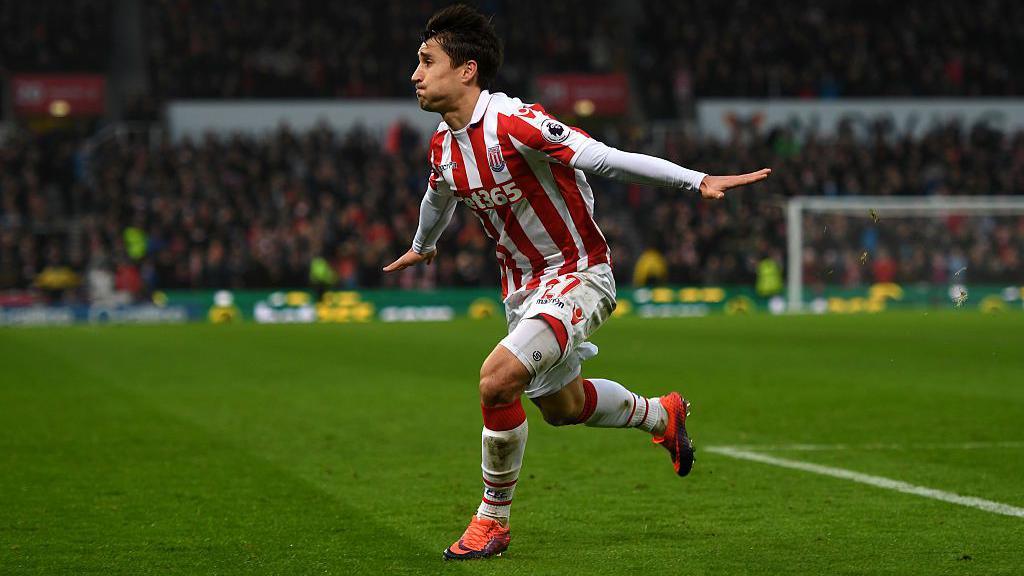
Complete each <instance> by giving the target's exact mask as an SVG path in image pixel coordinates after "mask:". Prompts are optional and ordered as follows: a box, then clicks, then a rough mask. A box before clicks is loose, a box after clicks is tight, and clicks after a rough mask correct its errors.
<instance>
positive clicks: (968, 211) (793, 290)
mask: <svg viewBox="0 0 1024 576" xmlns="http://www.w3.org/2000/svg"><path fill="white" fill-rule="evenodd" d="M828 214H833V215H845V216H852V217H859V218H870V219H872V220H874V221H875V222H882V221H884V219H886V218H914V217H948V216H965V217H967V216H1004V217H1005V216H1016V215H1022V214H1024V196H797V197H794V198H791V199H789V201H788V203H787V206H786V300H787V306H786V309H787V310H788V311H790V312H799V311H801V310H803V309H804V280H805V279H804V273H803V252H804V248H805V242H804V236H805V234H804V232H805V220H806V217H807V216H808V215H828Z"/></svg>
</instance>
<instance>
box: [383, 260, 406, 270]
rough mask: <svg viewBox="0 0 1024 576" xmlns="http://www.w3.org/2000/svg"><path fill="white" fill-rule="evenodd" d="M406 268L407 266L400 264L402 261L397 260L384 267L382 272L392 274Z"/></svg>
mask: <svg viewBox="0 0 1024 576" xmlns="http://www.w3.org/2000/svg"><path fill="white" fill-rule="evenodd" d="M408 266H409V265H408V264H405V263H404V262H402V259H401V258H399V259H398V260H395V261H394V262H392V263H391V264H388V265H387V266H385V267H384V271H385V272H394V271H396V270H401V269H403V268H406V267H408Z"/></svg>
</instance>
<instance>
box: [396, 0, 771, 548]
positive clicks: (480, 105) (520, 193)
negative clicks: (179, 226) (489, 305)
mask: <svg viewBox="0 0 1024 576" xmlns="http://www.w3.org/2000/svg"><path fill="white" fill-rule="evenodd" d="M422 40H423V43H422V44H421V45H420V48H419V65H418V66H417V67H416V70H415V72H414V73H413V75H412V82H413V84H414V85H415V88H416V98H417V99H418V100H419V104H420V107H421V108H422V109H424V110H427V111H430V112H437V113H438V114H440V115H441V118H442V120H443V121H442V122H441V124H440V125H439V126H438V128H437V131H436V132H435V133H434V135H433V137H432V138H431V140H430V167H431V173H430V178H429V182H428V185H427V189H426V193H425V195H424V197H423V201H422V203H421V204H420V221H419V227H418V229H417V231H416V237H415V238H414V239H413V243H412V248H411V249H410V250H409V251H408V252H406V253H405V254H403V255H402V256H401V257H400V258H398V259H397V260H395V261H394V262H392V263H391V264H389V265H387V266H386V267H385V268H384V271H385V272H395V271H397V270H402V269H404V268H407V267H409V266H413V265H416V264H419V263H421V262H425V263H427V264H429V263H430V262H431V261H432V260H433V259H434V258H435V257H437V249H436V246H435V244H436V242H437V240H438V238H439V237H440V236H441V233H442V232H443V231H444V229H445V227H446V226H447V225H448V222H449V221H450V219H451V216H452V213H453V211H454V210H455V206H456V204H458V203H459V202H461V203H463V204H465V205H466V206H467V207H468V208H469V209H470V210H472V212H473V214H474V215H475V216H476V217H477V218H478V219H479V220H480V223H481V224H482V225H483V227H484V230H485V231H486V233H487V235H488V236H490V238H491V239H492V240H494V242H495V254H496V256H497V258H498V263H499V268H500V270H501V293H502V296H503V297H504V303H505V313H506V317H507V320H508V328H509V332H508V335H507V336H506V337H505V338H504V339H502V340H501V341H500V342H499V343H498V345H497V346H495V348H494V350H493V351H492V352H491V353H490V355H489V356H488V357H487V358H486V359H485V360H484V362H483V366H482V367H481V368H480V403H481V407H482V411H483V421H484V428H483V440H482V466H481V467H482V468H483V499H482V501H481V502H480V504H479V506H478V508H477V511H476V514H475V515H474V516H473V518H472V520H471V521H470V524H469V527H468V528H467V529H466V530H465V533H463V535H462V537H461V538H459V539H458V540H456V541H455V543H454V544H452V545H451V546H449V547H448V548H447V549H446V550H445V551H444V557H445V558H446V559H472V558H486V557H489V556H495V555H497V554H501V553H502V552H503V551H504V550H505V549H506V548H508V544H509V540H510V532H509V526H508V519H509V509H510V507H511V504H512V495H513V493H514V492H515V489H516V483H517V482H518V480H519V469H520V467H521V466H522V462H523V452H524V450H525V448H526V436H527V422H526V414H525V413H524V411H523V405H522V403H521V402H520V397H521V396H522V395H523V394H526V396H527V398H529V399H531V400H532V401H533V402H534V404H536V405H537V406H538V407H539V408H540V411H541V414H542V415H543V417H544V420H545V421H547V422H548V423H549V424H553V425H555V426H563V425H568V424H583V425H585V426H596V427H606V428H608V427H610V428H640V429H641V430H644V431H645V432H647V433H649V434H651V436H652V437H653V441H654V443H655V444H660V445H661V446H663V447H665V448H666V449H667V450H668V453H669V455H670V456H671V458H672V466H673V468H674V469H675V472H676V474H678V475H679V476H685V475H686V474H688V473H689V472H690V468H691V467H692V465H693V444H692V443H691V441H690V438H689V436H688V435H687V431H686V416H687V413H688V412H689V403H688V402H687V401H686V400H684V399H683V398H682V397H681V396H680V395H679V394H678V393H677V392H670V393H669V394H666V395H665V396H661V397H656V398H645V397H643V396H640V395H638V394H634V393H633V392H630V391H629V390H628V389H627V388H625V387H624V386H623V385H622V384H620V383H618V382H615V381H613V380H609V379H605V378H588V379H583V377H582V376H581V362H582V361H584V360H586V359H588V358H591V357H593V356H594V355H595V354H596V353H597V347H596V346H594V345H593V344H591V343H589V342H587V339H588V338H589V337H590V336H591V335H592V334H593V333H594V332H595V331H596V330H597V329H598V328H599V327H600V326H601V325H602V324H603V323H604V321H605V320H607V319H608V317H609V316H610V315H611V313H612V311H613V310H614V309H615V280H614V279H613V277H612V260H611V255H610V252H609V249H608V244H607V243H606V242H605V238H604V235H603V234H602V233H601V231H600V230H599V229H598V227H597V224H596V223H595V221H594V195H593V192H592V191H591V188H590V184H588V182H587V178H586V176H585V174H595V175H598V176H604V177H609V178H615V179H618V180H623V181H628V182H640V183H644V184H651V185H659V186H668V187H671V188H675V189H679V190H684V191H694V192H696V191H699V192H700V195H701V196H702V197H703V198H706V199H712V200H717V199H721V198H722V197H723V196H724V195H725V191H726V190H728V189H730V188H733V187H736V186H742V185H745V184H751V183H753V182H758V181H760V180H764V179H765V178H767V177H768V174H769V173H770V172H771V171H770V170H768V169H763V170H759V171H757V172H753V173H750V174H743V175H738V176H709V175H707V174H703V173H701V172H696V171H693V170H688V169H686V168H683V167H681V166H678V165H676V164H673V163H671V162H668V161H666V160H662V159H659V158H654V157H651V156H645V155H641V154H631V153H628V152H622V151H620V150H616V149H614V148H610V147H608V146H606V145H605V144H603V143H601V142H599V141H597V140H595V139H593V138H591V137H590V136H589V135H587V134H586V133H585V132H583V131H582V130H579V129H576V128H573V127H570V126H566V125H565V124H563V123H561V122H559V121H558V120H557V119H555V118H554V117H552V116H551V115H550V114H548V113H547V112H545V110H544V108H543V107H541V106H540V105H539V104H526V103H523V102H522V101H520V100H519V99H518V98H512V97H509V96H506V95H505V94H502V93H491V92H489V91H488V88H490V86H491V83H492V82H493V81H494V77H495V74H497V72H498V68H499V66H500V65H501V60H502V48H501V44H500V42H499V40H498V37H497V35H496V34H495V32H494V29H493V27H492V26H491V23H490V21H489V20H488V19H487V18H485V17H484V16H483V15H481V14H480V13H479V12H477V11H476V10H474V9H472V8H469V7H467V6H464V5H455V6H451V7H448V8H445V9H443V10H441V11H439V12H438V13H436V14H435V15H434V16H433V17H431V19H430V21H429V22H428V23H427V26H426V30H425V31H424V32H423V38H422Z"/></svg>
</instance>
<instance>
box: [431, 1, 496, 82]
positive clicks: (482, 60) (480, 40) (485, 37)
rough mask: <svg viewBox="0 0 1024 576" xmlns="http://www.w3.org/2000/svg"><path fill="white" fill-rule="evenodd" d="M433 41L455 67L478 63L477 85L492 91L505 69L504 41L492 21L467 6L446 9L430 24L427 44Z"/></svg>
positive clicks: (432, 19)
mask: <svg viewBox="0 0 1024 576" xmlns="http://www.w3.org/2000/svg"><path fill="white" fill-rule="evenodd" d="M431 38H433V39H434V40H436V41H437V44H438V45H439V46H440V47H441V49H442V50H444V53H445V54H447V55H448V57H449V58H451V61H452V67H453V68H454V67H455V66H461V65H463V64H465V63H466V62H469V61H470V60H476V73H477V83H478V84H479V85H480V87H481V88H483V89H485V90H486V89H489V88H490V87H491V83H492V82H493V81H494V77H495V76H496V75H497V74H498V68H501V60H502V57H503V51H502V48H501V40H499V39H498V34H497V33H495V31H494V26H493V25H492V24H491V19H490V18H488V17H486V16H484V15H483V14H481V13H479V12H477V11H476V10H475V9H473V8H471V7H469V6H466V5H465V4H455V5H453V6H449V7H447V8H444V9H442V10H440V11H438V12H437V13H435V14H434V15H433V16H431V17H430V20H429V21H428V22H427V27H426V28H425V29H424V30H423V41H424V42H426V41H427V40H430V39H431Z"/></svg>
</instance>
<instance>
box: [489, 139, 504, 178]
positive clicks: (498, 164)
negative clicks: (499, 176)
mask: <svg viewBox="0 0 1024 576" xmlns="http://www.w3.org/2000/svg"><path fill="white" fill-rule="evenodd" d="M487 163H488V164H490V165H491V170H493V171H495V172H501V171H502V170H504V169H505V156H503V155H502V154H501V145H500V144H495V145H494V146H491V147H490V148H488V149H487Z"/></svg>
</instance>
